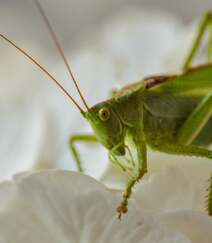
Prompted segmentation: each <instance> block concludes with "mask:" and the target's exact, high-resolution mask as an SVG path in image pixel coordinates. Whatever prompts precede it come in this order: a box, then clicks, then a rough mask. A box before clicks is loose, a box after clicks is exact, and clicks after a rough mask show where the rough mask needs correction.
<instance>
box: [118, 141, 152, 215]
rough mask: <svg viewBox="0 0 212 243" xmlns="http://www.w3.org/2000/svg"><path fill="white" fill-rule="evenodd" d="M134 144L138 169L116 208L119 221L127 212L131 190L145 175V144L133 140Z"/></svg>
mask: <svg viewBox="0 0 212 243" xmlns="http://www.w3.org/2000/svg"><path fill="white" fill-rule="evenodd" d="M134 142H135V145H136V148H137V154H138V161H139V163H140V164H139V168H138V171H137V174H136V175H135V176H134V177H132V178H131V179H130V181H129V182H128V184H127V187H126V190H125V192H124V194H123V201H122V202H121V204H120V205H119V206H118V208H117V212H118V213H119V219H120V218H121V215H122V213H126V212H127V210H128V200H129V198H130V196H131V194H132V188H133V187H134V185H135V184H136V183H137V182H138V181H139V180H140V179H141V178H142V177H143V176H144V174H145V173H147V149H146V143H145V141H143V140H142V139H137V138H136V137H135V138H134Z"/></svg>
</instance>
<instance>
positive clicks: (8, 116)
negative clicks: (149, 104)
mask: <svg viewBox="0 0 212 243" xmlns="http://www.w3.org/2000/svg"><path fill="white" fill-rule="evenodd" d="M40 3H41V4H42V6H43V8H44V9H45V12H46V14H47V16H48V18H49V20H50V22H51V24H52V26H53V27H54V29H55V32H56V33H57V35H58V37H59V40H60V42H61V44H62V46H63V47H64V49H65V53H66V56H67V57H68V59H69V60H70V61H71V66H72V68H73V70H74V73H75V74H76V77H77V80H78V83H79V85H80V88H81V90H82V92H83V94H84V95H85V98H86V100H87V101H88V104H89V105H93V104H95V103H96V102H98V101H101V100H103V99H105V98H106V97H108V94H109V92H110V90H111V89H112V88H114V86H115V87H116V86H118V87H121V86H123V85H124V84H126V83H130V82H133V81H137V80H141V79H142V78H143V77H144V76H145V75H152V74H155V73H159V72H168V71H173V70H176V69H178V68H179V65H180V63H181V61H182V59H183V57H184V56H185V52H186V51H187V50H188V47H189V46H190V45H191V40H192V39H193V36H194V33H195V29H196V23H197V20H198V18H199V17H200V16H201V15H202V14H203V13H204V12H205V11H206V10H208V9H210V8H212V2H211V0H205V1H199V0H188V1H185V0H178V1H170V0H107V1H99V0H77V1H74V0H60V1H56V0H40ZM193 23H194V25H193ZM193 27H194V28H193ZM0 32H1V33H3V34H5V35H6V36H8V37H9V38H11V40H13V41H14V42H15V43H17V44H18V45H19V46H21V47H23V48H24V49H25V50H27V51H29V53H30V54H32V55H33V56H34V57H36V58H37V59H38V60H39V61H40V62H41V63H42V64H44V66H46V67H47V69H48V70H49V71H50V72H52V73H53V74H54V75H56V77H57V78H58V79H59V80H60V81H61V83H62V84H64V86H65V87H66V88H67V89H69V90H70V91H71V93H72V94H73V95H74V97H77V94H76V92H75V88H74V87H73V85H72V83H71V82H70V81H69V79H70V78H69V76H68V75H67V71H66V70H65V68H64V64H63V63H62V61H61V58H60V57H59V55H58V53H57V51H56V48H55V46H54V44H53V43H52V40H51V38H50V37H49V34H48V32H47V30H46V27H45V25H44V23H43V21H42V19H41V17H40V15H39V13H38V11H37V9H36V7H35V4H34V3H33V1H32V0H0ZM65 80H66V82H65ZM76 99H77V101H78V102H79V103H80V102H81V101H80V100H79V99H78V98H76ZM77 132H80V133H82V132H91V130H90V128H89V125H88V124H87V123H86V122H85V121H84V120H83V119H82V117H81V115H80V113H79V112H78V110H76V108H75V107H74V106H73V105H72V104H71V105H70V102H69V100H68V99H67V98H66V97H65V96H64V94H62V93H61V92H59V91H58V89H57V88H55V86H54V85H52V84H51V82H50V81H49V80H48V78H46V77H45V76H44V75H43V74H42V73H41V72H40V70H38V69H37V68H36V67H35V66H33V65H31V63H30V62H29V60H27V59H25V58H23V57H22V56H21V55H20V54H19V53H17V51H16V50H14V49H13V48H12V47H11V46H9V45H8V44H7V43H6V42H5V41H3V40H0V180H1V179H5V178H8V177H10V176H11V175H13V174H14V173H17V172H20V171H23V170H31V169H45V168H63V169H73V170H76V166H75V164H74V161H73V157H71V154H70V151H69V148H68V139H69V136H70V135H71V134H74V133H77ZM80 151H81V154H82V160H83V161H86V164H87V166H85V167H86V172H88V174H91V175H92V176H95V177H97V178H99V177H100V176H101V175H102V174H103V172H104V170H105V168H106V167H107V161H108V159H107V157H106V152H105V150H104V149H102V148H101V147H100V146H97V148H95V150H93V147H92V148H91V147H88V148H87V146H84V147H83V146H81V147H80ZM94 151H95V152H94ZM155 158H157V159H156V160H157V161H158V160H160V159H158V156H156V157H155ZM164 158H167V157H166V156H165V157H164ZM164 158H161V160H164ZM172 159H173V158H172ZM88 160H90V161H89V162H88ZM153 160H154V159H153ZM176 160H177V161H178V158H177V159H176ZM158 167H160V166H158ZM198 171H199V170H198ZM116 177H117V175H116Z"/></svg>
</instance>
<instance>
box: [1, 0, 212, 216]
mask: <svg viewBox="0 0 212 243" xmlns="http://www.w3.org/2000/svg"><path fill="white" fill-rule="evenodd" d="M35 3H36V5H37V7H38V10H39V12H40V14H41V16H42V18H43V20H44V22H45V24H46V26H47V29H48V30H49V33H50V35H51V36H52V39H53V40H54V43H55V45H56V47H57V49H58V51H59V53H60V55H61V57H62V59H63V61H64V63H65V65H66V68H67V70H68V72H69V74H70V77H71V78H72V80H73V82H74V84H75V87H76V89H77V91H78V94H79V96H80V97H81V100H82V102H83V104H84V106H85V109H86V110H84V109H83V108H81V106H80V105H79V104H78V103H77V102H76V101H75V100H74V98H73V97H72V96H71V95H70V94H69V92H68V91H67V90H65V88H64V87H63V86H62V85H61V84H60V83H59V82H58V81H57V80H56V79H55V78H54V77H53V76H52V75H51V74H50V73H49V72H48V71H47V70H46V69H45V68H44V67H43V66H42V65H41V64H40V63H39V62H38V61H36V60H35V59H34V58H33V57H32V56H30V55H29V54H28V53H27V52H25V51H24V50H23V49H21V48H20V47H19V46H17V45H16V44H15V43H14V42H12V41H11V40H10V39H8V38H7V37H6V36H5V35H3V34H0V36H1V38H2V39H4V40H5V41H7V42H8V43H9V44H11V45H12V46H13V47H15V48H16V49H17V50H19V51H20V52H21V53H22V54H23V55H24V56H26V57H27V58H29V59H30V60H31V61H32V62H33V63H34V64H35V65H36V66H38V67H39V68H40V69H41V70H42V71H43V72H44V73H45V74H46V75H47V76H48V77H49V78H50V79H51V80H52V81H54V82H55V83H56V85H57V86H58V87H59V88H60V89H61V90H62V91H63V92H64V93H65V94H66V95H67V96H68V97H69V98H70V100H71V101H72V102H73V104H74V105H75V106H76V107H77V108H78V110H79V111H80V113H81V114H82V116H83V117H84V118H85V119H86V120H87V121H88V122H89V123H90V125H91V127H92V129H93V131H94V135H91V134H79V135H74V136H71V137H70V141H69V145H70V150H71V152H72V154H73V156H74V158H75V160H76V164H77V167H78V170H79V171H81V172H82V171H83V168H82V165H81V160H80V156H79V153H78V151H77V150H76V147H75V144H76V142H80V141H83V142H87V143H96V142H99V143H100V144H102V145H103V146H104V147H105V148H106V149H107V150H108V154H109V158H110V160H111V162H113V163H114V164H116V165H118V166H119V167H120V168H121V169H122V170H123V171H127V170H129V169H133V168H134V169H135V168H136V174H135V175H134V176H132V178H131V179H130V180H129V182H128V184H127V185H126V190H125V192H124V194H123V200H122V202H121V203H120V205H119V206H118V207H117V212H118V213H119V217H121V215H122V214H123V213H126V212H127V211H128V201H129V198H130V196H131V194H132V189H133V187H134V185H135V184H136V183H137V182H139V180H141V179H142V177H143V176H144V175H145V174H146V173H147V171H148V166H147V148H148V147H150V148H152V149H153V150H156V151H159V152H163V153H168V154H177V155H183V156H199V157H205V158H208V159H212V150H209V148H208V147H209V145H210V144H211V143H212V63H210V61H212V12H210V11H209V12H207V13H206V14H205V15H204V16H203V18H202V20H201V22H200V25H199V29H198V31H197V35H196V37H195V39H194V42H193V44H192V48H191V50H190V51H189V52H188V55H187V57H186V58H185V62H184V63H183V65H182V68H181V71H180V72H179V73H177V74H174V75H169V74H167V75H160V76H151V77H148V78H145V79H143V80H142V81H140V82H136V83H133V84H131V85H128V86H125V87H124V88H122V89H121V90H119V91H116V92H114V94H113V96H112V97H111V98H110V99H108V100H106V101H103V102H100V103H98V104H96V105H94V106H92V107H89V106H88V104H87V103H86V101H85V99H84V97H83V95H82V93H81V92H80V89H79V87H78V85H77V82H76V80H75V78H74V75H73V73H72V70H71V68H70V66H69V64H68V61H67V59H66V57H65V55H64V53H63V50H62V48H61V46H60V44H59V41H58V39H57V37H56V35H55V33H54V31H53V29H52V27H51V25H50V23H49V21H48V19H47V17H46V15H45V12H44V11H43V9H42V7H41V5H40V3H39V2H38V1H37V0H35ZM206 32H208V38H209V39H208V43H207V47H208V63H207V64H204V65H199V66H195V67H191V64H192V61H193V59H194V58H195V55H196V53H197V51H198V49H199V47H200V45H201V42H202V39H203V37H204V35H205V33H206ZM127 139H130V140H131V141H132V142H133V146H134V147H135V149H136V151H137V166H136V165H135V162H134V159H133V156H132V154H131V152H130V148H129V147H128V145H127V143H126V141H127ZM126 152H128V153H129V155H130V160H129V159H128V160H127V161H128V165H129V164H130V167H129V166H127V164H126V163H124V162H123V161H122V160H120V157H123V156H125V155H126ZM125 162H126V161H125ZM207 210H208V213H209V215H212V175H211V178H210V185H209V190H208V200H207Z"/></svg>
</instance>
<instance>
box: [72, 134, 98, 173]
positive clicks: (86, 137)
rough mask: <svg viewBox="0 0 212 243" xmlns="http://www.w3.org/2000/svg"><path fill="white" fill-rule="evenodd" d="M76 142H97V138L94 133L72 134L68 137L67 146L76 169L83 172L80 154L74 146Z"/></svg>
mask: <svg viewBox="0 0 212 243" xmlns="http://www.w3.org/2000/svg"><path fill="white" fill-rule="evenodd" d="M76 142H86V143H97V140H96V137H95V136H94V135H90V134H80V135H73V136H71V137H70V139H69V147H70V150H71V153H72V155H73V156H74V159H75V161H76V165H77V169H78V171H79V172H83V168H82V163H81V160H80V156H79V153H78V151H77V149H76V147H75V143H76Z"/></svg>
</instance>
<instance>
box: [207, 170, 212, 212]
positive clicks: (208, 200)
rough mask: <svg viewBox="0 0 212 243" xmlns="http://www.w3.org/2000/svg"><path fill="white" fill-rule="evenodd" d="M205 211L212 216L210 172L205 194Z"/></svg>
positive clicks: (211, 178)
mask: <svg viewBox="0 0 212 243" xmlns="http://www.w3.org/2000/svg"><path fill="white" fill-rule="evenodd" d="M207 211H208V214H209V215H210V216H212V174H211V177H210V181H209V187H208V195H207Z"/></svg>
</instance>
